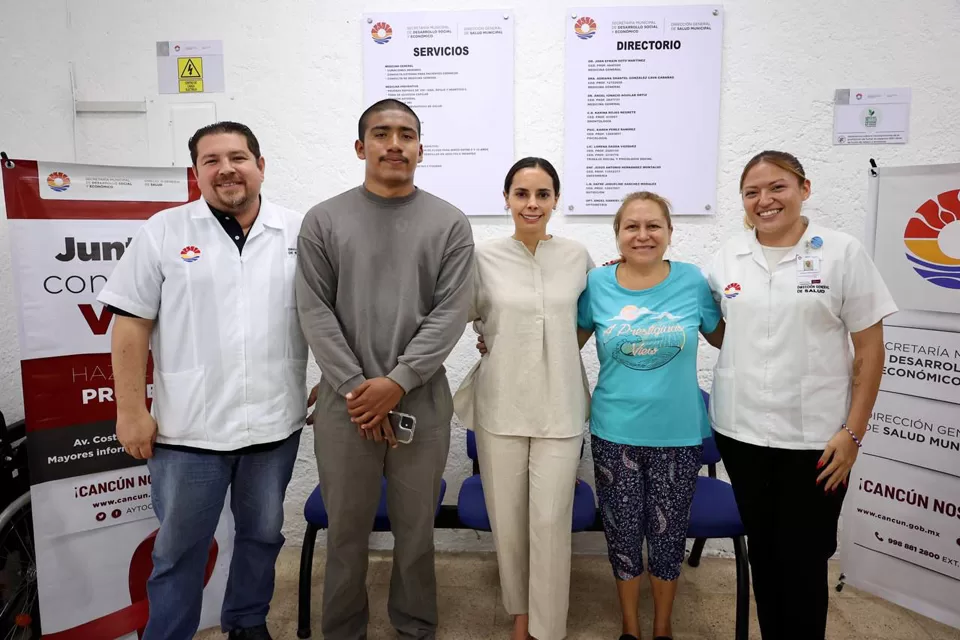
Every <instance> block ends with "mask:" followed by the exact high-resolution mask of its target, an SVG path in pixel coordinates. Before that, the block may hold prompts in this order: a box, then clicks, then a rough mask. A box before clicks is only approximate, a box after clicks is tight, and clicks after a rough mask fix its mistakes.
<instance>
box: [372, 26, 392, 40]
mask: <svg viewBox="0 0 960 640" xmlns="http://www.w3.org/2000/svg"><path fill="white" fill-rule="evenodd" d="M370 36H371V37H372V38H373V41H374V42H376V43H377V44H387V43H388V42H390V38H392V37H393V29H392V28H390V25H389V24H387V23H386V22H378V23H377V24H375V25H373V29H370Z"/></svg>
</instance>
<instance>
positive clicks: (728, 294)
mask: <svg viewBox="0 0 960 640" xmlns="http://www.w3.org/2000/svg"><path fill="white" fill-rule="evenodd" d="M738 295H740V285H739V284H737V283H736V282H731V283H730V284H728V285H727V286H726V287H724V288H723V297H724V298H736V297H737V296H738Z"/></svg>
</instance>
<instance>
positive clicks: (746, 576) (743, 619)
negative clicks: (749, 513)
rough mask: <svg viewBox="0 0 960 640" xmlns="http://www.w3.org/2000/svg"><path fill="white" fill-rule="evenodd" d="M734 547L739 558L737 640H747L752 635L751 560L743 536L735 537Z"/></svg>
mask: <svg viewBox="0 0 960 640" xmlns="http://www.w3.org/2000/svg"><path fill="white" fill-rule="evenodd" d="M733 549H734V552H735V553H736V558H737V627H736V632H735V637H736V640H747V638H748V637H749V636H750V562H749V560H748V559H747V545H746V541H745V539H744V537H743V536H738V537H736V538H734V539H733Z"/></svg>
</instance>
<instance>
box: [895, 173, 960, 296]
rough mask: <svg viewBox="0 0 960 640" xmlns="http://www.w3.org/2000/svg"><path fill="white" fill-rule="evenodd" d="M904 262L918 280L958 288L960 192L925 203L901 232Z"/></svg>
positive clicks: (957, 190)
mask: <svg viewBox="0 0 960 640" xmlns="http://www.w3.org/2000/svg"><path fill="white" fill-rule="evenodd" d="M903 243H904V244H905V245H907V260H909V261H910V262H912V263H913V270H914V271H916V272H917V273H918V274H919V275H920V277H922V278H923V279H924V280H926V281H927V282H929V283H930V284H935V285H937V286H938V287H944V288H945V289H960V189H954V190H953V191H944V192H943V193H941V194H940V195H938V196H937V197H936V199H933V198H931V199H930V200H927V201H926V202H924V203H923V204H922V205H920V207H919V208H918V209H917V212H916V214H915V215H914V216H913V217H912V218H910V220H909V221H908V222H907V228H906V229H905V230H904V232H903Z"/></svg>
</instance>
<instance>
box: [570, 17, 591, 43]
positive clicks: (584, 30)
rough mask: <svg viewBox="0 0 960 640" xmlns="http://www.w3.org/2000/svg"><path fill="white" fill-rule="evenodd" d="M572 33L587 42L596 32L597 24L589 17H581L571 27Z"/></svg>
mask: <svg viewBox="0 0 960 640" xmlns="http://www.w3.org/2000/svg"><path fill="white" fill-rule="evenodd" d="M573 31H574V33H576V34H577V37H578V38H580V39H581V40H589V39H590V38H592V37H593V34H594V33H596V31H597V23H596V22H594V21H593V18H591V17H590V16H583V17H582V18H580V19H579V20H577V22H576V24H574V25H573Z"/></svg>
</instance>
